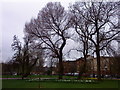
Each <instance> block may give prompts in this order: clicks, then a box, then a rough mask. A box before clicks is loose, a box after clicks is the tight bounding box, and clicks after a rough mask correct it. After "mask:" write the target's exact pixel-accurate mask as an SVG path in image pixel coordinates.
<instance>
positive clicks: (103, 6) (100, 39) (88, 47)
mask: <svg viewBox="0 0 120 90" xmlns="http://www.w3.org/2000/svg"><path fill="white" fill-rule="evenodd" d="M118 10H119V9H118V2H117V3H116V2H75V3H74V4H72V5H70V6H69V8H68V10H65V8H64V7H63V6H62V5H61V3H60V2H49V3H47V4H46V6H45V7H44V8H42V9H41V10H40V11H39V13H38V15H37V18H32V19H31V21H30V22H27V23H26V24H25V28H24V33H25V36H24V45H21V42H20V41H19V40H18V38H17V36H14V41H13V44H12V48H13V50H14V51H15V54H14V57H13V58H14V60H15V61H17V62H18V63H20V64H19V65H20V66H19V67H20V68H21V73H22V77H23V78H24V77H25V76H27V75H29V74H30V71H31V69H32V68H33V67H34V65H35V64H36V63H37V62H38V61H39V64H43V59H45V58H48V60H49V59H53V60H58V64H59V65H58V66H59V67H58V70H59V79H62V76H63V71H64V70H63V63H62V62H63V57H64V52H63V50H64V48H65V46H66V44H67V42H68V40H73V41H74V42H76V43H79V47H78V48H74V49H71V50H76V51H78V52H81V53H82V56H83V57H84V62H85V63H84V65H83V66H84V68H83V69H82V71H80V72H79V77H78V79H80V76H81V75H82V74H83V73H84V72H85V69H86V68H85V67H86V60H87V56H88V55H93V54H95V56H96V58H97V75H98V77H97V78H98V80H101V70H100V56H101V55H103V54H102V52H106V53H107V54H108V55H110V53H111V50H110V48H111V44H110V43H111V42H112V41H113V40H116V36H117V35H118V34H119V33H120V31H119V30H118V29H115V28H117V27H118V26H117V19H116V17H117V15H118ZM73 47H74V46H73ZM71 50H70V51H71ZM112 55H113V54H112Z"/></svg>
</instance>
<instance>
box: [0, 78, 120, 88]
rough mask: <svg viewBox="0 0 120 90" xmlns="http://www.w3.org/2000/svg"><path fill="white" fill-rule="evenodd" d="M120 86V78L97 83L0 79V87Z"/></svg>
mask: <svg viewBox="0 0 120 90" xmlns="http://www.w3.org/2000/svg"><path fill="white" fill-rule="evenodd" d="M39 85H40V87H41V88H118V87H119V88H120V80H119V81H118V80H104V81H101V82H98V83H84V84H82V83H79V82H75V83H74V82H67V83H66V82H54V81H49V82H48V81H44V82H37V81H33V82H29V81H27V80H2V88H39Z"/></svg>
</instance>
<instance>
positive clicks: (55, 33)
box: [25, 2, 71, 79]
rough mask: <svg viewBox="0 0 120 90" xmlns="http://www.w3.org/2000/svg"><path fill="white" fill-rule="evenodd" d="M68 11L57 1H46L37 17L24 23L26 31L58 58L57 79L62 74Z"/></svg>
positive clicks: (67, 36) (68, 24)
mask: <svg viewBox="0 0 120 90" xmlns="http://www.w3.org/2000/svg"><path fill="white" fill-rule="evenodd" d="M68 15H69V14H68V12H67V11H65V9H64V7H62V6H61V4H60V3H59V2H54V3H52V2H50V3H48V4H47V5H46V6H45V7H44V8H43V9H42V10H41V11H40V12H39V14H38V17H37V19H33V20H31V22H30V23H28V24H26V26H25V27H26V32H27V33H29V35H31V36H32V37H35V38H36V40H37V41H38V40H39V43H40V44H42V46H43V48H44V49H45V51H46V52H52V53H50V54H52V55H54V57H55V58H58V60H59V79H62V75H63V64H62V61H63V60H62V59H63V49H64V47H65V45H66V40H67V39H68V38H69V35H68V29H69V28H70V27H71V25H70V20H69V16H68Z"/></svg>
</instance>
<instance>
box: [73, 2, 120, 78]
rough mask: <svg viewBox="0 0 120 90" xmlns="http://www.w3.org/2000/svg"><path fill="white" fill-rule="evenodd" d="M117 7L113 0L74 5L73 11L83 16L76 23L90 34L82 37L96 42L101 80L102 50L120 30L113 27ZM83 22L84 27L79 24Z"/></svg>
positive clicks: (98, 72) (78, 15)
mask: <svg viewBox="0 0 120 90" xmlns="http://www.w3.org/2000/svg"><path fill="white" fill-rule="evenodd" d="M116 8H117V6H116V4H115V3H111V2H84V3H81V2H76V3H75V4H74V5H73V12H74V13H75V14H77V15H76V17H77V18H81V19H80V20H79V23H78V21H77V23H78V24H77V23H76V25H77V27H78V28H79V27H80V31H81V32H82V30H83V31H84V32H86V33H87V32H88V33H87V34H88V35H82V37H86V36H87V38H88V39H89V40H90V41H91V42H92V43H93V44H94V47H95V48H94V51H95V53H96V57H97V74H98V80H101V70H100V52H101V50H103V49H105V47H106V46H107V45H108V43H110V42H111V41H112V40H113V39H114V37H115V36H116V35H117V34H118V33H119V31H117V30H115V29H113V28H114V27H115V25H114V23H113V21H114V20H113V19H114V17H115V14H116V12H117V9H116ZM82 19H84V20H82ZM76 20H78V19H76ZM83 22H84V23H83ZM82 23H83V24H84V25H83V26H84V27H85V28H84V29H82V28H83V27H81V26H79V24H82ZM85 23H87V24H85ZM85 25H86V26H85ZM76 31H77V30H76ZM77 32H78V31H77Z"/></svg>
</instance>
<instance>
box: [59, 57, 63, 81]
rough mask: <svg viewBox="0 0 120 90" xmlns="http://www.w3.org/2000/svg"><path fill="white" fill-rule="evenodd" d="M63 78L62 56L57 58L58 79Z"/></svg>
mask: <svg viewBox="0 0 120 90" xmlns="http://www.w3.org/2000/svg"><path fill="white" fill-rule="evenodd" d="M62 78H63V63H62V57H61V56H60V58H59V79H62Z"/></svg>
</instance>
